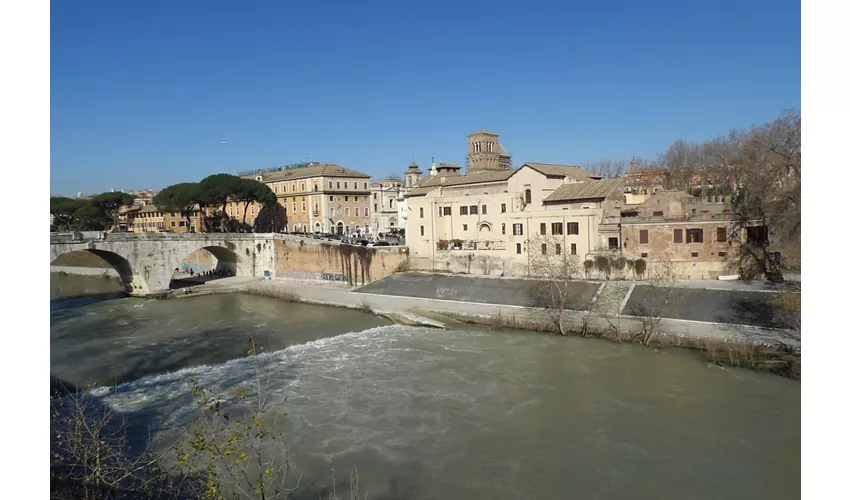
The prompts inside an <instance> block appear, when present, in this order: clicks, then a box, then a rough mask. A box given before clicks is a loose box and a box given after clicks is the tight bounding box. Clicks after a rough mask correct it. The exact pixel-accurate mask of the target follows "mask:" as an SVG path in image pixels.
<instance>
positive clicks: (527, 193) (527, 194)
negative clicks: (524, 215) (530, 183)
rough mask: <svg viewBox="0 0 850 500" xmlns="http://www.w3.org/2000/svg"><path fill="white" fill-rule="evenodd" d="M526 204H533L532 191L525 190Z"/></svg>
mask: <svg viewBox="0 0 850 500" xmlns="http://www.w3.org/2000/svg"><path fill="white" fill-rule="evenodd" d="M525 203H526V204H529V203H531V190H530V189H526V190H525Z"/></svg>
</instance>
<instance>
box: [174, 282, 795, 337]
mask: <svg viewBox="0 0 850 500" xmlns="http://www.w3.org/2000/svg"><path fill="white" fill-rule="evenodd" d="M453 278H457V279H460V280H463V279H465V278H463V277H453ZM386 280H392V281H393V282H394V283H395V285H397V288H394V290H401V292H398V293H399V294H398V295H394V294H389V293H372V292H373V291H375V290H376V289H378V290H380V291H382V292H387V290H386V289H380V288H378V287H373V286H372V285H367V286H365V287H360V288H359V289H354V288H351V287H349V286H345V285H342V284H336V283H309V282H299V281H287V280H260V279H256V278H226V279H222V280H217V281H214V282H211V283H208V284H206V285H203V286H199V287H195V288H194V289H193V293H192V295H195V296H196V295H198V294H208V293H228V292H244V293H253V294H258V295H266V296H271V297H278V298H281V299H284V300H299V301H303V302H307V303H313V304H322V305H330V306H337V307H347V308H352V309H364V310H371V311H373V312H376V313H379V314H384V315H387V316H388V317H391V315H394V318H391V319H394V321H398V322H404V321H405V320H407V321H410V320H411V319H412V318H413V319H415V320H416V321H421V323H420V324H427V323H426V322H425V321H422V320H424V319H431V320H435V321H436V322H438V323H440V324H441V325H442V326H450V323H451V321H452V320H455V321H457V320H460V321H465V322H472V323H480V324H488V325H495V326H501V327H512V328H519V329H528V330H539V331H552V330H554V323H553V320H552V317H551V315H550V312H549V311H546V310H544V309H538V308H533V307H528V306H526V305H513V304H499V303H485V302H474V301H468V300H460V298H461V297H464V295H463V293H462V291H460V290H459V289H457V288H455V292H449V291H447V290H450V289H452V287H451V286H446V285H447V283H449V282H447V281H443V280H437V281H436V282H433V281H432V282H431V283H430V284H429V285H428V286H429V287H432V288H433V294H434V295H435V296H439V295H443V296H445V295H446V294H448V295H450V296H451V297H452V298H453V299H454V300H447V299H440V298H434V297H432V298H426V297H423V296H409V295H411V294H418V295H427V294H426V292H423V287H422V286H419V287H417V285H416V283H417V282H418V281H417V280H415V279H413V280H408V278H406V277H405V275H393V276H391V277H389V278H385V280H381V281H379V282H377V284H379V285H380V284H381V283H382V282H383V281H386ZM499 282H502V280H492V281H491V282H490V283H489V288H491V289H494V288H498V287H499V286H501V287H510V286H519V285H518V284H516V283H512V284H505V283H504V282H502V283H501V284H500V283H499ZM419 283H420V285H421V282H419ZM451 283H454V284H462V283H464V282H463V281H460V282H456V281H454V280H452V281H451ZM403 285H404V286H403ZM602 285H603V284H602V283H596V284H588V286H592V287H593V288H592V290H594V292H593V295H592V296H591V298H590V299H589V300H587V299H586V295H587V290H583V288H579V291H578V292H577V297H578V298H579V299H581V300H580V301H579V303H580V304H579V306H577V308H578V307H581V309H580V310H568V311H564V314H563V325H564V327H565V330H568V331H572V332H588V333H592V334H596V335H600V336H606V337H610V336H611V334H612V332H613V333H614V334H615V335H616V338H617V340H620V339H622V340H629V339H631V338H634V337H635V336H639V335H641V334H642V333H643V332H644V330H645V328H646V326H647V325H646V318H642V317H639V316H635V315H630V314H623V312H625V311H624V309H626V308H627V306H628V304H630V303H631V302H630V301H631V295H634V293H635V292H634V284H633V283H629V282H622V283H620V282H611V283H605V284H604V286H602ZM469 289H470V290H476V291H479V290H481V289H482V287H481V286H480V284H479V286H472V287H469ZM515 292H516V294H519V293H520V292H519V289H517V290H516V291H515ZM181 293H182V292H181V291H176V296H178V297H180V296H183V295H181ZM401 293H404V294H405V295H402V294H401ZM495 293H498V294H505V291H504V290H502V291H497V292H495ZM192 295H188V296H192ZM503 296H507V295H503ZM684 296H687V297H691V298H693V297H692V296H691V295H689V292H685V293H684ZM696 297H697V298H698V297H699V294H697V295H696ZM515 300H520V301H524V300H525V299H522V298H520V299H515ZM636 300H640V297H638V298H637V299H636ZM765 300H767V299H766V298H765ZM635 303H636V304H639V302H635ZM714 304H715V307H719V306H722V305H723V304H725V303H724V302H715V303H714ZM687 309H688V308H687V307H685V308H684V309H683V310H687ZM723 317H724V318H726V319H730V318H731V319H734V318H735V317H736V316H729V315H727V316H723ZM405 318H406V319H405ZM428 326H438V325H434V324H432V325H428ZM654 328H655V331H654V336H655V338H657V339H660V340H665V341H666V343H668V344H671V343H672V344H676V345H689V346H694V345H693V344H692V343H691V342H690V341H698V342H700V341H701V342H728V343H744V344H748V345H755V346H777V345H788V346H793V347H799V346H800V337H799V333H798V332H795V331H793V330H791V329H781V328H771V327H765V326H758V325H752V324H746V323H728V322H727V323H723V322H713V321H699V320H688V319H681V318H661V319H660V320H659V321H658V324H657V325H655V327H654Z"/></svg>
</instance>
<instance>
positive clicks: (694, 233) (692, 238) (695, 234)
mask: <svg viewBox="0 0 850 500" xmlns="http://www.w3.org/2000/svg"><path fill="white" fill-rule="evenodd" d="M686 234H687V238H688V243H702V229H688V231H687V233H686Z"/></svg>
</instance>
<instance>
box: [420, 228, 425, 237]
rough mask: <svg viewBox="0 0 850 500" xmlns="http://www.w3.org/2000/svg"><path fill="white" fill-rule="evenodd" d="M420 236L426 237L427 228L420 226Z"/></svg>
mask: <svg viewBox="0 0 850 500" xmlns="http://www.w3.org/2000/svg"><path fill="white" fill-rule="evenodd" d="M419 236H425V226H419Z"/></svg>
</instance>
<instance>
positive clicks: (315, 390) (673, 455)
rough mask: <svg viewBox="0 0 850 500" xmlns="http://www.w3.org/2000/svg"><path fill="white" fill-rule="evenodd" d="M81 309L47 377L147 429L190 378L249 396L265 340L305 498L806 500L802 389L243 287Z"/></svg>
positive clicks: (58, 341) (173, 413) (265, 359)
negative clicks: (82, 389)
mask: <svg viewBox="0 0 850 500" xmlns="http://www.w3.org/2000/svg"><path fill="white" fill-rule="evenodd" d="M76 310H77V311H78V312H79V315H78V316H74V317H70V318H56V317H53V322H52V326H51V341H52V345H51V364H52V366H51V368H52V370H53V371H54V373H57V374H62V375H64V376H65V377H67V378H71V379H75V380H100V381H102V382H104V381H108V379H110V377H113V378H114V379H115V380H116V381H118V382H119V385H118V386H117V387H116V388H115V389H114V391H112V392H107V391H105V392H103V393H102V401H103V403H104V404H107V405H109V406H110V407H112V408H114V409H116V410H118V411H119V412H122V413H123V414H124V415H128V416H131V417H132V416H136V417H137V418H139V419H142V418H143V419H144V423H145V425H153V426H155V428H164V427H167V426H170V425H174V424H179V423H185V422H186V421H187V420H188V419H189V418H191V416H192V413H191V408H192V405H191V397H190V396H189V394H188V392H187V390H188V385H189V381H190V380H192V379H194V378H200V379H201V382H202V383H203V384H205V385H207V386H209V387H211V388H213V389H216V390H219V391H226V389H228V388H231V387H235V386H242V385H244V384H245V383H246V382H247V380H248V378H249V377H250V376H251V372H252V370H251V365H250V360H249V359H246V358H245V357H244V351H245V347H244V341H245V339H246V337H247V336H248V335H251V336H254V337H255V338H257V339H258V342H259V343H260V344H261V345H263V346H265V347H266V349H265V352H264V354H262V355H261V356H260V360H261V363H262V369H263V374H264V377H266V378H267V380H268V387H269V390H270V391H271V393H272V394H273V396H272V397H273V398H274V399H275V400H276V401H277V402H279V403H281V404H283V405H284V408H285V410H286V411H287V412H288V414H289V416H288V417H287V418H286V420H285V423H284V424H283V426H284V427H283V430H284V431H285V432H286V433H287V440H288V442H289V444H290V445H291V447H292V453H293V457H294V464H295V468H296V471H295V472H296V474H298V473H303V474H304V480H303V482H302V491H303V492H307V493H309V492H311V491H314V488H315V487H316V485H317V484H318V483H317V481H320V480H325V479H327V478H328V477H329V474H330V473H329V471H330V470H331V469H334V470H336V471H337V473H336V475H337V477H340V476H345V475H346V474H347V471H348V470H349V469H350V467H351V466H352V465H356V466H357V468H358V470H359V471H360V478H361V493H362V492H363V490H364V486H365V488H366V489H368V491H369V498H434V499H437V498H471V499H493V498H605V499H619V498H630V499H635V498H637V499H643V498H646V499H650V498H651V499H655V498H669V499H682V498H688V499H702V498H704V499H714V498H795V497H797V496H799V493H798V492H799V487H800V479H799V469H800V410H799V408H800V384H799V383H798V382H795V381H791V380H787V379H783V378H779V377H776V376H772V375H767V374H762V373H755V372H749V371H744V370H726V369H721V368H717V367H712V366H708V365H706V364H705V363H704V362H702V361H699V360H698V359H699V358H698V357H695V356H690V355H687V354H683V353H681V352H679V351H676V350H664V351H654V350H651V349H646V348H643V347H641V346H632V345H617V344H613V343H609V342H605V341H597V340H593V339H580V338H564V337H558V336H552V335H543V334H534V333H527V332H513V331H491V330H487V329H484V328H462V329H459V330H451V331H442V330H433V329H425V328H417V327H408V326H396V325H387V324H386V322H383V321H382V320H380V319H378V318H376V317H374V316H371V315H367V314H364V313H360V312H356V311H348V310H344V309H335V308H321V307H317V306H306V305H303V304H302V305H299V304H291V303H284V302H278V301H274V300H272V299H265V298H258V297H247V296H240V295H227V296H223V295H222V296H208V297H196V298H191V299H180V300H166V301H145V300H140V299H119V300H111V301H103V302H96V303H93V304H81V305H80V306H79V307H76ZM120 381H125V382H124V383H120ZM107 383H111V382H107ZM284 399H285V402H284ZM338 484H339V483H338Z"/></svg>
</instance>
